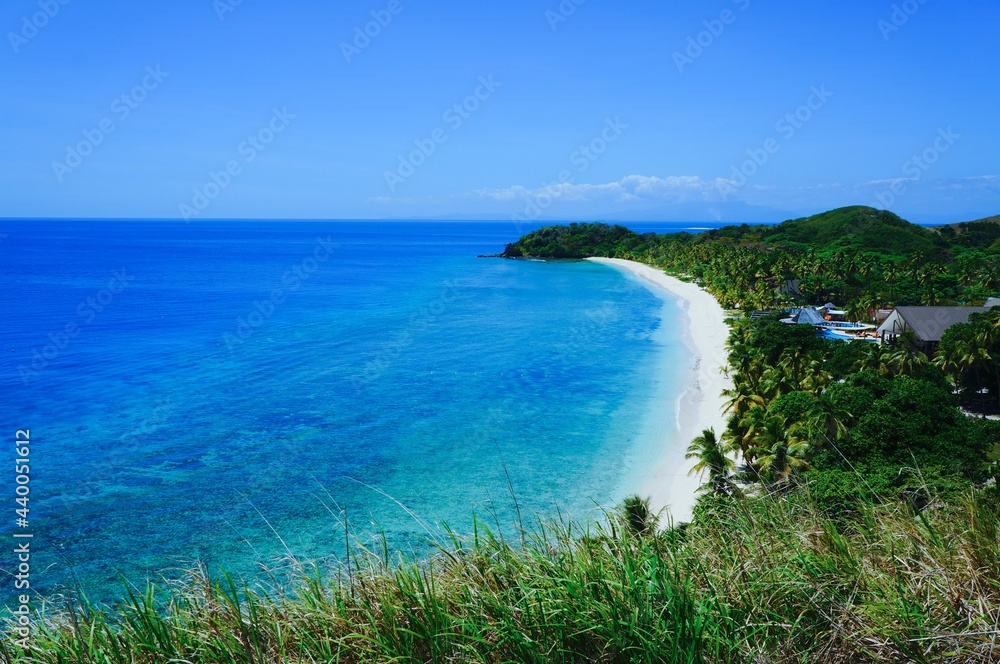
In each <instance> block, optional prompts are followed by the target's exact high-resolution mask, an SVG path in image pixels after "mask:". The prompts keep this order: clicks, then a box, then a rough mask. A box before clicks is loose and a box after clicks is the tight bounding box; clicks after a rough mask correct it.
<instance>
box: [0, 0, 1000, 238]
mask: <svg viewBox="0 0 1000 664" xmlns="http://www.w3.org/2000/svg"><path fill="white" fill-rule="evenodd" d="M63 2H65V4H63V3H61V2H60V1H59V0H11V1H9V2H6V3H4V6H3V9H2V10H0V27H2V29H3V30H2V31H3V34H4V44H2V45H0V83H2V90H3V95H0V113H2V117H3V119H4V122H3V123H2V124H0V131H2V132H3V138H4V140H3V147H2V150H0V178H2V181H3V195H2V196H0V216H3V217H20V216H29V217H40V216H67V217H153V218H182V217H187V218H190V219H192V220H194V219H204V218H230V217H235V218H245V217H264V218H409V217H448V218H486V217H492V218H500V219H506V218H509V217H510V216H511V215H519V216H520V217H522V218H525V219H534V218H540V219H550V218H557V219H578V218H579V219H593V218H609V219H663V220H696V219H713V218H714V219H724V220H736V221H739V220H747V221H779V220H781V219H783V218H787V217H788V216H794V215H798V214H804V213H811V212H818V211H822V210H825V209H829V208H832V207H837V206H840V205H848V204H867V205H874V206H877V207H887V208H889V209H891V210H893V211H895V212H897V213H899V214H901V215H902V216H904V217H906V218H909V219H911V220H914V221H923V222H932V221H957V220H965V219H970V218H977V217H982V216H987V215H993V214H998V213H1000V162H998V159H997V155H998V154H1000V125H998V123H997V121H996V117H997V111H996V109H997V108H998V107H1000V87H998V86H997V71H998V65H1000V55H998V53H997V50H996V46H995V42H996V35H997V34H998V28H1000V6H998V5H997V3H995V2H992V1H986V0H975V1H969V2H964V3H945V2H943V1H942V0H924V2H920V0H909V1H908V2H897V3H893V2H884V3H883V2H877V1H872V0H867V1H865V2H861V1H859V0H849V1H845V2H816V3H797V2H790V1H775V2H770V3H765V2H763V1H762V0H718V1H715V2H699V3H663V2H640V1H637V2H629V3H610V2H606V1H605V2H602V1H599V0H576V2H574V0H563V1H562V3H561V4H560V2H559V0H537V1H533V2H528V1H521V0H514V1H508V2H504V3H432V2H428V1H427V0H422V1H412V0H392V1H390V0H385V1H384V2H383V1H381V0H376V1H372V2H368V1H366V2H354V1H343V2H336V3H330V2H307V1H304V0H300V1H294V0H292V1H290V2H285V3H278V2H275V1H273V0H272V1H270V2H265V1H264V0H242V1H239V0H214V1H213V0H175V1H174V2H171V3H135V2H115V1H111V0H108V1H105V2H101V3H92V2H84V1H83V0H63ZM577 3H579V4H577ZM373 12H374V14H373ZM379 21H380V23H379ZM39 25H40V26H41V27H38V26H39ZM366 28H367V30H368V33H369V35H371V36H365V35H364V31H365V30H366ZM359 35H362V36H359ZM456 105H458V106H457V107H456ZM107 130H110V131H107ZM915 158H916V159H915Z"/></svg>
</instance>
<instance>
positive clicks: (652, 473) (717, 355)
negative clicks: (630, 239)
mask: <svg viewBox="0 0 1000 664" xmlns="http://www.w3.org/2000/svg"><path fill="white" fill-rule="evenodd" d="M588 260H591V261H595V262H598V263H603V264H606V265H611V266H613V267H615V268H618V269H620V270H623V271H625V272H627V273H629V274H631V275H633V276H634V277H636V278H637V279H638V281H639V282H640V283H642V284H643V285H644V286H645V287H646V288H648V289H649V290H650V291H651V292H653V293H654V294H656V295H657V296H658V297H661V298H663V299H664V300H666V301H669V302H676V303H678V304H679V305H680V307H681V309H682V310H683V311H684V322H685V324H686V326H687V334H686V335H685V339H684V341H685V343H686V344H687V345H688V346H689V347H690V349H691V351H692V363H691V381H692V383H691V385H690V386H689V387H688V388H687V389H685V390H683V391H682V396H681V397H680V399H679V402H678V403H677V404H668V403H664V404H663V405H662V407H663V408H664V409H667V408H671V407H673V409H674V413H676V417H674V416H673V414H671V413H669V411H665V412H664V415H665V417H663V418H653V420H652V421H651V422H650V423H649V426H650V427H653V428H654V429H656V430H655V431H647V432H646V433H647V434H653V435H656V436H658V437H662V438H663V442H662V454H661V456H660V457H659V458H657V459H653V460H651V461H650V467H649V471H648V472H646V471H644V472H643V473H642V474H641V476H642V478H643V480H642V481H643V485H642V486H639V487H636V491H635V493H638V494H639V495H641V496H649V497H650V498H651V502H652V506H653V508H654V509H660V508H664V507H666V508H668V511H669V513H670V516H671V517H672V518H673V520H674V521H675V522H680V521H688V520H690V518H691V512H692V509H693V508H694V503H695V498H696V496H695V491H696V490H697V488H698V486H699V485H700V484H701V480H700V479H699V478H698V477H697V476H690V475H688V471H689V470H690V469H691V466H692V465H693V461H688V460H686V459H685V458H684V454H685V452H686V451H687V446H688V445H689V444H690V442H691V440H692V439H693V438H694V437H696V436H698V435H699V434H700V433H701V431H702V429H708V428H710V427H714V428H715V432H716V434H718V435H720V436H721V435H722V432H723V431H724V430H725V428H726V417H725V415H724V414H723V412H722V409H723V405H724V403H725V399H723V397H722V390H723V389H726V388H727V387H729V385H730V380H729V378H728V377H726V376H725V375H723V373H722V369H723V368H724V367H725V366H726V338H727V336H728V334H729V328H728V327H727V326H726V324H725V313H724V312H723V310H722V307H721V306H720V305H719V303H718V301H716V299H715V298H714V297H712V295H710V294H709V293H707V292H706V291H704V290H703V289H701V288H700V287H699V286H696V285H695V284H690V283H685V282H683V281H681V280H679V279H676V278H674V277H671V276H668V275H666V274H664V273H663V272H662V271H660V270H658V269H656V268H653V267H650V266H648V265H644V264H642V263H636V262H634V261H627V260H622V259H618V258H590V259H588ZM664 380H676V377H675V376H673V375H671V376H667V377H664ZM657 420H659V421H660V422H664V421H670V422H673V423H675V426H674V427H673V428H672V429H670V428H668V427H662V426H660V427H658V426H657V424H656V421H657Z"/></svg>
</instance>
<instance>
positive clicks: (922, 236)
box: [761, 205, 946, 254]
mask: <svg viewBox="0 0 1000 664" xmlns="http://www.w3.org/2000/svg"><path fill="white" fill-rule="evenodd" d="M761 236H762V237H763V239H764V241H765V242H767V243H768V244H798V245H805V246H809V247H814V248H817V249H819V248H832V247H845V248H847V247H850V248H854V249H869V250H876V251H881V252H884V253H892V254H909V253H913V252H924V251H932V250H934V249H938V248H943V247H944V246H945V245H946V242H945V241H944V239H943V238H942V237H941V236H940V235H939V234H938V233H936V232H934V231H932V230H930V229H928V228H924V227H922V226H917V225H916V224H911V223H910V222H908V221H906V220H905V219H901V218H900V217H898V216H897V215H895V214H893V213H892V212H889V211H887V210H876V209H875V208H870V207H865V206H862V205H854V206H851V207H843V208H838V209H836V210H830V211H829V212H823V213H821V214H816V215H813V216H811V217H804V218H802V219H791V220H789V221H786V222H784V223H782V224H779V225H778V226H774V227H771V228H769V229H767V230H765V231H763V232H761Z"/></svg>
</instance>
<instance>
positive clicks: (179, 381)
mask: <svg viewBox="0 0 1000 664" xmlns="http://www.w3.org/2000/svg"><path fill="white" fill-rule="evenodd" d="M630 226H631V227H632V228H634V229H635V230H639V231H649V230H655V231H660V232H664V231H676V230H683V229H685V228H686V227H688V226H691V225H686V224H672V225H668V224H632V225H630ZM697 226H705V224H697ZM527 230H530V228H515V226H514V225H513V224H511V223H502V222H490V223H485V222H484V223H465V222H462V223H458V222H455V223H450V222H449V223H445V222H293V221H288V222H253V221H246V222H236V221H231V222H198V223H192V224H184V223H180V222H155V221H143V222H138V221H137V222H126V221H65V220H60V221H44V220H30V221H29V220H6V221H0V236H4V237H3V239H2V242H0V257H2V262H0V275H2V284H3V287H2V288H0V303H2V311H3V312H4V315H3V316H2V317H0V341H2V347H0V350H2V355H3V358H4V362H3V366H2V374H0V405H2V407H0V417H2V419H0V426H2V427H3V428H4V429H5V430H6V433H5V434H4V435H5V436H6V437H7V438H8V439H9V440H13V437H14V432H15V431H16V430H18V429H30V430H31V438H32V446H31V460H30V477H31V481H30V489H31V493H30V519H29V524H28V525H27V526H24V527H20V528H19V527H18V526H17V525H16V524H15V509H16V508H17V507H18V506H17V505H16V504H15V502H14V501H15V483H14V474H13V468H12V467H11V466H12V463H13V456H14V452H13V446H11V451H10V456H11V458H10V463H9V464H8V469H9V470H8V474H7V479H6V480H4V481H0V505H6V506H7V509H6V512H7V515H6V516H5V517H4V519H2V520H0V523H2V526H0V537H2V538H3V539H4V541H6V542H8V543H9V542H11V541H12V540H11V537H12V535H13V534H14V533H15V532H30V533H31V534H32V535H33V538H32V544H31V547H32V561H31V566H32V577H31V587H32V590H35V591H38V592H41V593H44V594H51V593H56V592H60V591H61V590H62V589H64V588H65V587H67V586H68V587H71V588H75V589H80V590H84V591H86V592H87V593H88V594H89V595H90V596H91V597H92V598H94V599H99V600H107V599H112V598H114V597H117V596H120V595H121V594H122V581H121V578H120V575H121V576H124V577H125V578H127V579H129V580H130V581H133V582H139V583H141V582H143V581H144V580H145V579H146V578H153V579H155V578H159V577H160V576H161V575H165V576H172V575H175V574H176V573H177V570H178V569H180V568H183V567H188V566H190V565H191V564H192V563H193V562H194V561H203V562H204V563H206V564H207V565H208V567H209V569H210V570H212V571H217V570H218V569H220V567H221V568H225V569H227V570H230V571H232V572H236V573H239V574H241V575H244V576H245V577H247V578H248V579H254V578H257V577H258V576H259V574H260V572H259V570H260V567H259V566H258V563H261V562H263V563H267V564H271V565H276V566H278V567H279V568H280V566H281V564H282V563H281V562H280V559H281V557H282V556H285V555H286V554H288V553H291V554H294V555H295V556H297V557H299V558H301V559H309V560H325V561H335V560H336V559H337V558H338V557H341V556H342V555H343V553H344V548H345V527H344V520H345V517H346V519H347V520H348V521H349V530H350V532H352V533H353V537H354V538H355V541H356V542H358V543H367V544H370V543H372V542H373V541H374V538H375V536H376V534H377V533H379V532H384V534H385V536H386V538H387V540H388V542H389V544H390V546H391V547H392V548H393V549H394V550H398V551H403V552H415V553H418V554H419V553H421V552H426V551H427V550H429V549H430V545H429V544H428V540H429V539H431V538H440V537H441V535H442V533H443V529H442V526H441V524H442V522H447V523H448V524H449V525H451V526H452V527H453V528H454V529H455V530H457V531H459V532H468V531H469V530H470V529H471V523H472V516H473V514H474V513H475V514H476V515H478V516H479V517H481V518H483V519H484V520H486V521H489V522H491V523H493V524H494V527H498V528H500V529H501V530H504V531H506V532H513V530H512V528H513V526H514V524H515V523H516V521H517V509H518V508H519V510H520V513H521V515H522V517H523V519H524V520H525V521H527V522H528V525H530V522H531V520H532V519H533V516H532V515H534V514H536V513H541V514H547V515H554V514H556V513H557V512H559V513H561V514H563V515H565V516H568V517H571V518H573V519H576V520H579V521H581V522H585V521H587V520H588V519H593V518H597V517H599V516H600V511H599V507H600V506H607V505H610V504H613V503H614V501H616V500H618V499H620V498H621V497H622V496H624V495H625V494H626V493H628V492H630V490H633V489H634V488H635V482H636V478H637V477H639V476H641V473H642V470H643V467H644V463H647V462H648V461H649V456H650V455H652V454H655V449H653V448H652V447H651V443H650V441H642V440H640V439H639V432H640V429H641V428H642V423H643V421H644V420H645V418H647V417H648V416H649V412H650V409H652V408H659V407H661V405H662V407H664V408H670V409H672V408H673V407H674V406H673V403H662V404H660V403H656V402H655V399H662V398H663V391H662V389H660V388H662V385H660V386H657V385H655V384H654V383H656V381H654V380H653V373H654V371H653V368H654V367H662V366H664V361H665V360H666V364H667V366H672V365H671V363H673V365H676V366H677V368H678V372H681V371H682V370H683V369H684V367H686V366H687V363H688V362H687V359H688V358H687V357H686V355H685V354H686V350H685V348H684V346H683V344H681V343H680V341H674V342H671V341H669V340H668V341H664V340H663V339H669V336H668V337H664V335H663V334H662V333H661V334H659V335H657V337H656V339H654V334H653V333H654V332H655V331H656V330H657V329H658V328H661V326H663V327H665V328H668V329H672V327H673V326H675V325H676V324H677V320H676V319H675V318H674V316H675V315H676V314H674V313H672V312H677V311H679V310H678V309H677V308H676V307H666V306H664V303H663V302H662V301H661V300H659V299H657V298H656V297H655V296H654V295H653V294H651V293H650V292H649V291H647V290H646V289H645V288H643V287H641V286H640V285H638V284H636V283H635V282H634V281H632V280H630V279H629V278H628V277H626V276H625V275H623V274H621V273H619V272H618V271H616V270H614V269H612V268H609V267H606V266H602V265H596V264H592V263H588V262H584V261H559V262H538V261H506V260H500V259H485V258H476V255H477V254H482V253H494V252H498V251H500V250H501V249H502V248H503V245H504V244H505V243H506V242H509V241H512V240H514V239H516V238H517V237H518V235H519V234H520V233H521V232H525V231H527ZM511 488H512V489H513V497H512V495H511ZM515 498H516V502H515ZM12 548H13V547H12V546H7V545H6V544H5V545H4V546H3V549H4V550H5V551H7V552H8V553H6V554H4V555H3V556H0V567H2V569H3V570H4V572H6V573H12V572H13V571H14V569H15V567H16V564H17V563H16V560H15V557H14V554H12V553H10V552H11V550H12ZM0 588H2V591H0V592H2V596H3V598H4V599H5V600H8V601H9V598H10V597H11V594H12V593H13V583H12V580H11V579H10V578H9V577H8V578H0Z"/></svg>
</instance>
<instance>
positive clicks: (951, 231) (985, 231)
mask: <svg viewBox="0 0 1000 664" xmlns="http://www.w3.org/2000/svg"><path fill="white" fill-rule="evenodd" d="M934 231H936V232H937V233H939V234H940V235H941V237H943V238H945V239H946V240H947V241H948V242H951V243H952V244H958V245H961V246H963V247H989V246H991V245H994V243H997V242H998V241H1000V215H996V216H993V217H985V218H983V219H976V220H975V221H963V222H959V223H957V224H946V225H944V226H938V227H936V228H934Z"/></svg>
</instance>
